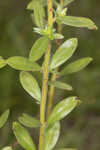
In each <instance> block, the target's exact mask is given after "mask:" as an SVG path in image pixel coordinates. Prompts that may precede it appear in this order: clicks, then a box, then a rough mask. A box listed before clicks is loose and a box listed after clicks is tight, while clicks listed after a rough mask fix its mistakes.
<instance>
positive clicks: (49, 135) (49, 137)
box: [44, 122, 60, 150]
mask: <svg viewBox="0 0 100 150" xmlns="http://www.w3.org/2000/svg"><path fill="white" fill-rule="evenodd" d="M59 134H60V123H59V122H56V123H54V124H52V125H49V126H48V127H47V128H46V130H45V144H44V150H52V149H53V148H54V146H55V145H56V143H57V141H58V138H59Z"/></svg>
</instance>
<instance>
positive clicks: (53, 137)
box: [44, 97, 79, 150]
mask: <svg viewBox="0 0 100 150" xmlns="http://www.w3.org/2000/svg"><path fill="white" fill-rule="evenodd" d="M78 103H79V100H78V99H77V98H76V97H69V98H66V99H64V100H63V101H61V102H60V103H58V104H57V105H56V106H55V108H54V109H53V111H52V112H51V115H50V116H49V118H48V120H47V128H46V130H45V144H44V150H52V149H53V148H54V146H55V145H56V143H57V141H58V138H59V134H60V122H59V121H60V120H61V119H63V118H64V117H65V116H67V115H68V114H69V113H70V112H71V111H72V110H73V109H74V108H75V107H76V106H77V105H78Z"/></svg>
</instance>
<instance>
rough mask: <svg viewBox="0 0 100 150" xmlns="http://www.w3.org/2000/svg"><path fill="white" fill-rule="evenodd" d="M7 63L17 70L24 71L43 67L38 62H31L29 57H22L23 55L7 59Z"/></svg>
mask: <svg viewBox="0 0 100 150" xmlns="http://www.w3.org/2000/svg"><path fill="white" fill-rule="evenodd" d="M7 63H8V65H9V66H10V67H12V68H14V69H16V70H22V71H40V70H41V67H40V66H39V65H38V64H37V63H34V62H31V61H29V60H28V59H27V58H25V57H21V56H14V57H10V58H9V59H8V60H7Z"/></svg>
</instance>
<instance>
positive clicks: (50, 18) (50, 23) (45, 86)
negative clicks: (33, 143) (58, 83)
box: [39, 0, 53, 150]
mask: <svg viewBox="0 0 100 150" xmlns="http://www.w3.org/2000/svg"><path fill="white" fill-rule="evenodd" d="M52 10H53V9H52V0H48V27H49V28H52V26H53V12H52ZM50 52H51V43H50V44H49V46H48V49H47V51H46V53H45V58H44V66H43V80H42V99H41V105H40V122H41V127H40V138H39V150H43V149H44V141H45V139H44V134H45V123H46V120H45V112H46V101H47V93H48V78H49V60H50Z"/></svg>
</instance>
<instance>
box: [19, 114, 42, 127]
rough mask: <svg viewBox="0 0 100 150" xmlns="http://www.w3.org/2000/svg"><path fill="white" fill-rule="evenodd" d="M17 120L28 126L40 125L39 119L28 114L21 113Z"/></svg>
mask: <svg viewBox="0 0 100 150" xmlns="http://www.w3.org/2000/svg"><path fill="white" fill-rule="evenodd" d="M18 120H19V122H20V123H21V124H22V125H24V126H26V127H29V128H37V127H40V121H39V120H37V119H36V118H34V117H31V116H29V115H28V114H22V116H21V117H19V119H18Z"/></svg>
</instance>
